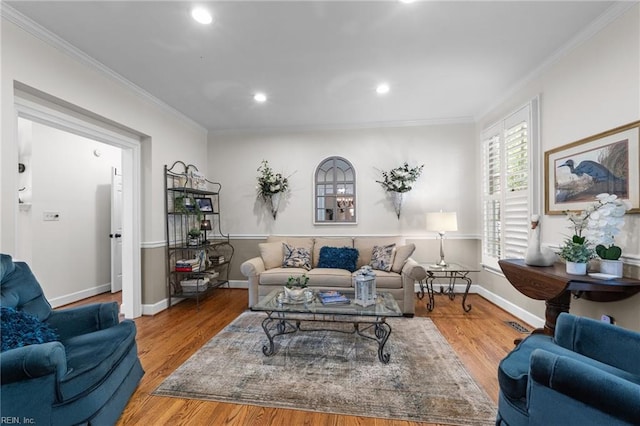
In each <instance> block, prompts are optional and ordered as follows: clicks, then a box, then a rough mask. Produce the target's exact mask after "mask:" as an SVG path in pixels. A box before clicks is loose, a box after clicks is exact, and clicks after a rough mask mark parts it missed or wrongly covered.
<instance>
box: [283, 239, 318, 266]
mask: <svg viewBox="0 0 640 426" xmlns="http://www.w3.org/2000/svg"><path fill="white" fill-rule="evenodd" d="M282 247H283V248H284V260H283V261H282V267H283V268H303V269H306V270H307V271H309V270H311V252H310V251H309V250H307V249H306V248H303V247H293V246H290V245H289V244H287V243H282Z"/></svg>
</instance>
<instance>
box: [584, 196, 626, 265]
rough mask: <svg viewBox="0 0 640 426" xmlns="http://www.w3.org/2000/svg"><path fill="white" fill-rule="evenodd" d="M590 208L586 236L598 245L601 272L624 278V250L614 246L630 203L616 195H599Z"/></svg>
mask: <svg viewBox="0 0 640 426" xmlns="http://www.w3.org/2000/svg"><path fill="white" fill-rule="evenodd" d="M596 200H597V201H596V202H595V203H594V204H593V205H592V206H591V207H590V208H589V209H590V211H591V212H590V214H589V216H588V219H587V225H586V229H587V231H586V234H587V235H588V236H589V239H590V240H591V241H594V243H596V244H597V245H596V248H595V250H596V253H597V255H598V257H600V272H602V273H605V274H610V275H614V276H616V277H622V269H623V263H622V261H621V260H620V256H621V255H622V249H621V248H620V247H619V246H617V245H615V244H614V238H615V236H616V235H618V234H619V233H620V229H621V228H622V225H624V215H625V213H626V212H627V210H629V208H630V206H629V204H628V203H626V202H624V201H623V200H620V199H619V198H618V197H617V196H616V195H615V194H607V193H603V194H599V195H597V196H596Z"/></svg>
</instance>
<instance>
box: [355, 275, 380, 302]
mask: <svg viewBox="0 0 640 426" xmlns="http://www.w3.org/2000/svg"><path fill="white" fill-rule="evenodd" d="M353 287H354V288H355V291H356V295H355V297H354V299H353V303H354V304H356V305H360V306H371V305H375V304H376V274H375V273H374V272H373V270H372V269H371V267H370V266H363V267H362V268H360V269H359V270H358V271H357V272H356V274H355V275H354V277H353Z"/></svg>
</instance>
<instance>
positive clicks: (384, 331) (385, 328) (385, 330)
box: [375, 320, 391, 364]
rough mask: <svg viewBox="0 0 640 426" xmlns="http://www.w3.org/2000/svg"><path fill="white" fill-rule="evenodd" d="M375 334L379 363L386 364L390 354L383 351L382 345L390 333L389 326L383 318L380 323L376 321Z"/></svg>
mask: <svg viewBox="0 0 640 426" xmlns="http://www.w3.org/2000/svg"><path fill="white" fill-rule="evenodd" d="M375 335H376V337H377V341H378V359H379V360H380V362H381V363H383V364H388V363H389V359H391V355H390V354H389V353H388V352H387V353H384V345H385V344H386V343H387V340H389V336H390V335H391V326H390V325H389V324H387V323H386V322H384V320H383V322H381V323H376V330H375Z"/></svg>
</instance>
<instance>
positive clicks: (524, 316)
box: [478, 286, 544, 328]
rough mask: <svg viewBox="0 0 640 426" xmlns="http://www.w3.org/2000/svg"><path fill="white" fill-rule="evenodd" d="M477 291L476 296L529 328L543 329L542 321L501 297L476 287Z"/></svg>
mask: <svg viewBox="0 0 640 426" xmlns="http://www.w3.org/2000/svg"><path fill="white" fill-rule="evenodd" d="M478 288H479V290H480V291H478V294H479V295H480V296H482V297H484V298H485V299H487V300H488V301H489V302H491V303H493V304H494V305H496V306H498V307H500V308H502V309H504V310H505V311H507V312H509V313H510V314H511V315H513V316H515V317H517V318H518V319H520V320H522V321H524V322H526V323H527V324H529V325H530V326H532V327H534V328H542V327H544V319H542V318H540V317H538V316H535V315H534V314H532V313H531V312H529V311H526V310H524V309H522V308H521V307H520V306H518V305H516V304H514V303H512V302H510V301H508V300H507V299H505V298H504V297H502V296H498V295H497V294H495V293H492V292H490V291H488V290H487V289H485V288H484V287H481V286H478Z"/></svg>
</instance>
